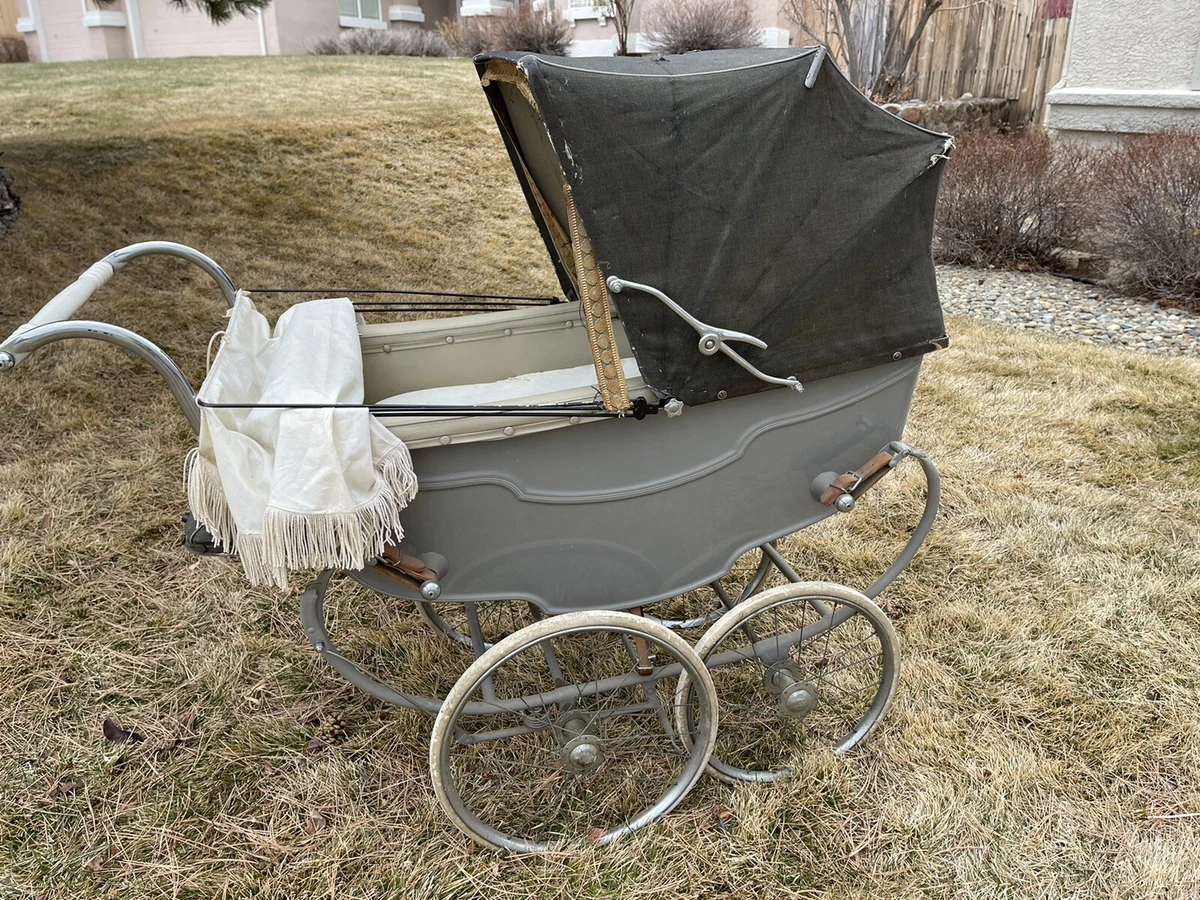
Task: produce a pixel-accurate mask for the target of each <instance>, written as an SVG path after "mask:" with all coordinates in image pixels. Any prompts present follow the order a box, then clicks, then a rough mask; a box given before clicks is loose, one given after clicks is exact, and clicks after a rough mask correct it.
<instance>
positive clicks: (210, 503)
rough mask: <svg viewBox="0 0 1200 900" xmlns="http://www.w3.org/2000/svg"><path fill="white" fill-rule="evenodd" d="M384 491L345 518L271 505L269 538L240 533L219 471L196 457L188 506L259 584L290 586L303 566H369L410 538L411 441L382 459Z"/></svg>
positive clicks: (189, 470)
mask: <svg viewBox="0 0 1200 900" xmlns="http://www.w3.org/2000/svg"><path fill="white" fill-rule="evenodd" d="M376 478H377V482H378V484H377V490H376V493H375V496H374V498H373V499H372V500H371V501H370V502H369V503H364V504H362V505H361V506H359V507H357V508H356V509H353V510H350V511H348V512H341V513H298V512H292V511H289V510H284V509H278V508H276V507H273V506H268V507H267V509H266V510H265V512H264V514H263V533H262V534H250V533H246V532H239V531H238V529H237V526H236V524H235V523H234V521H233V516H232V514H231V513H230V510H229V505H228V503H226V501H225V493H224V491H223V489H222V487H221V480H220V476H219V474H218V472H217V468H216V466H215V465H214V464H213V463H212V462H210V461H209V460H207V459H205V458H204V457H202V456H200V454H199V451H198V450H192V451H191V452H189V453H188V456H187V461H186V464H185V479H186V484H187V492H188V503H189V505H190V506H191V508H192V513H193V515H195V517H196V520H197V521H198V522H200V524H202V525H203V526H204V527H205V528H207V529H208V530H209V532H210V533H211V534H212V536H213V539H214V540H215V541H216V542H217V543H218V544H220V545H221V547H222V548H223V549H226V550H228V551H230V552H232V553H233V554H235V555H236V556H238V558H239V559H241V562H242V568H243V569H244V570H245V573H246V578H247V579H248V580H249V581H250V583H251V584H254V585H265V584H274V585H276V586H278V587H279V588H280V589H286V588H287V584H288V581H287V573H288V572H289V571H290V570H295V569H307V568H322V569H327V568H337V569H352V570H353V569H361V568H363V567H365V566H366V563H367V559H369V558H370V557H372V556H382V555H383V552H384V546H385V545H386V544H389V543H393V544H394V543H399V542H400V539H401V538H402V537H403V536H404V529H403V527H402V526H401V524H400V512H401V510H403V509H404V508H405V507H406V506H408V504H409V501H411V500H412V498H413V497H415V496H416V493H417V476H416V473H415V471H414V470H413V464H412V456H411V454H410V453H409V452H408V448H407V447H406V446H405V445H404V444H399V445H397V446H396V447H394V448H392V450H390V451H389V452H388V453H387V454H386V455H385V456H383V457H382V458H380V459H379V460H377V461H376Z"/></svg>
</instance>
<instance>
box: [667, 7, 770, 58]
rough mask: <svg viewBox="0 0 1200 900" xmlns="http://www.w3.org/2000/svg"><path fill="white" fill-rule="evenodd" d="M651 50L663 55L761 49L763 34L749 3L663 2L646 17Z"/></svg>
mask: <svg viewBox="0 0 1200 900" xmlns="http://www.w3.org/2000/svg"><path fill="white" fill-rule="evenodd" d="M646 26H647V28H648V30H649V32H650V37H649V42H650V46H651V47H652V48H653V49H654V50H657V51H659V52H660V53H688V52H690V51H692V50H732V49H737V48H739V47H758V46H761V44H762V34H761V33H760V32H759V30H758V29H757V28H755V27H754V15H753V13H751V11H750V7H749V6H748V5H747V4H746V2H745V0H663V2H662V3H660V4H658V5H657V6H655V7H654V8H653V9H652V10H650V11H649V12H647V13H646Z"/></svg>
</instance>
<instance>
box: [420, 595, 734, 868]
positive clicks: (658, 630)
mask: <svg viewBox="0 0 1200 900" xmlns="http://www.w3.org/2000/svg"><path fill="white" fill-rule="evenodd" d="M685 677H686V678H687V680H688V682H689V684H691V686H692V687H691V689H690V693H689V696H690V697H691V704H692V708H691V716H690V720H689V721H690V725H691V728H692V733H691V734H690V735H689V739H688V740H684V738H683V736H682V735H680V734H679V732H678V731H677V729H676V727H675V724H674V723H675V716H673V715H672V712H673V709H672V708H673V704H674V698H675V697H676V696H677V695H678V688H679V682H680V680H681V679H682V678H685ZM716 735H717V702H716V695H715V693H714V692H713V685H712V678H711V676H710V675H709V673H708V670H707V669H706V668H705V666H704V663H703V662H701V660H700V657H699V656H697V655H696V653H695V651H694V650H692V649H691V647H689V646H688V645H687V643H686V642H685V641H684V640H683V639H682V638H680V637H679V636H677V635H675V634H672V633H671V631H669V630H668V629H666V628H664V627H663V626H662V625H659V624H658V623H656V622H650V621H647V620H646V619H644V618H641V617H639V616H634V615H631V614H629V613H624V612H602V611H597V612H574V613H567V614H565V615H561V616H555V617H553V618H549V619H543V620H542V621H539V622H535V623H534V624H532V625H529V626H527V627H525V628H522V629H521V630H520V631H518V632H516V633H515V634H512V635H509V636H508V637H506V638H504V639H503V640H501V641H500V642H498V643H497V644H495V645H494V646H493V647H491V648H490V649H489V650H487V651H486V652H485V653H484V654H483V655H481V656H480V657H479V659H477V660H476V661H475V662H474V663H473V664H472V665H471V666H470V668H468V669H467V671H466V672H464V673H463V675H462V677H461V678H459V680H458V681H457V683H455V685H454V687H453V688H452V689H451V690H450V692H449V693H448V694H447V695H446V699H445V702H443V704H442V708H441V711H440V712H439V713H438V715H437V718H436V719H435V720H434V725H433V734H432V736H431V738H430V745H429V765H430V769H431V773H432V776H433V787H434V791H435V792H436V794H437V797H438V800H439V801H441V804H442V806H443V807H444V808H445V810H446V812H447V814H448V815H449V816H450V818H451V820H452V821H453V822H454V823H455V825H457V826H458V827H459V828H461V829H462V830H463V831H464V832H466V833H467V834H468V835H470V836H471V837H472V838H474V839H475V840H476V841H478V842H479V843H481V844H483V845H485V846H489V847H500V848H504V849H508V850H515V851H518V852H544V851H547V850H553V849H559V848H564V847H570V846H572V845H581V844H582V845H587V844H592V845H601V844H607V843H608V842H609V841H612V840H615V839H616V838H618V837H620V836H621V835H623V834H627V833H629V832H631V831H633V830H635V829H637V828H640V827H642V826H643V825H646V824H648V823H650V822H652V821H653V820H654V819H656V818H657V817H658V816H660V815H663V814H664V813H666V812H667V811H668V810H670V809H672V808H673V807H674V806H675V805H676V804H677V803H678V802H679V801H680V800H682V799H683V797H684V796H685V795H686V794H687V792H688V791H689V790H691V788H692V786H693V785H694V784H695V783H696V781H697V780H698V779H699V777H700V776H701V775H702V774H703V773H704V766H705V764H706V763H707V762H708V757H709V754H710V753H711V752H712V748H713V744H714V742H715V740H716Z"/></svg>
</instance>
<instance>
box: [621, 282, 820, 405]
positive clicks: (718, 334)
mask: <svg viewBox="0 0 1200 900" xmlns="http://www.w3.org/2000/svg"><path fill="white" fill-rule="evenodd" d="M604 283H605V285H606V286H607V287H608V289H609V291H611V292H612V293H614V294H619V293H621V291H623V290H624V289H625V288H632V289H633V290H635V291H641V292H642V293H644V294H649V295H650V296H651V297H656V298H658V299H659V300H661V301H662V302H663V304H665V305H666V307H667V308H668V309H669V310H671V312H673V313H675V315H677V316H679V318H681V319H683V321H685V322H687V323H688V325H690V326H691V327H692V328H694V329H695V330H696V332H697V333H698V334H699V335H700V342H699V344H698V346H697V349H698V350H699V351H700V352H701V353H702V354H704V355H705V356H712V355H714V354H716V353H724V354H725V355H726V356H728V357H729V358H730V359H732V360H733V361H734V362H735V363H737V364H738V365H739V366H741V367H742V368H743V369H745V370H746V371H747V372H749V373H750V374H751V375H753V376H754V377H755V378H757V379H758V380H759V381H765V382H766V383H767V384H778V385H781V386H784V387H790V388H791V389H792V390H793V391H795V392H796V393H800V392H802V391H803V390H804V385H802V384H801V383H800V380H799V379H798V378H796V376H794V375H792V376H790V377H788V378H776V377H775V376H774V375H768V374H766V373H765V372H760V371H759V370H758V369H757V368H755V367H754V366H753V365H752V364H751V363H749V362H747V360H746V358H745V357H744V356H742V355H741V354H740V353H738V352H737V351H736V350H734V349H733V348H732V347H730V346H729V345H728V344H727V343H726V342H727V341H741V342H742V343H744V344H750V345H751V346H754V347H757V348H758V349H760V350H765V349H766V348H767V342H766V341H764V340H763V339H762V338H758V337H755V336H754V335H752V334H746V333H745V332H744V331H732V330H731V329H728V328H718V327H717V326H716V325H708V324H706V323H704V322H701V321H700V320H699V319H697V318H696V317H695V316H693V315H692V314H691V313H690V312H688V311H687V310H686V309H684V308H683V307H682V306H680V305H679V304H678V303H676V302H675V301H674V300H672V299H671V298H670V297H668V296H667V295H666V294H664V293H663V292H662V291H660V290H659V289H658V288H654V287H651V286H650V285H648V284H639V283H638V282H636V281H626V280H625V279H624V278H618V277H617V276H616V275H609V276H608V279H607V280H606V281H605V282H604Z"/></svg>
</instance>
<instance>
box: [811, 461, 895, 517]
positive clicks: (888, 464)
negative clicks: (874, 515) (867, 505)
mask: <svg viewBox="0 0 1200 900" xmlns="http://www.w3.org/2000/svg"><path fill="white" fill-rule="evenodd" d="M895 456H896V455H895V454H894V453H893V452H892V451H891V450H889V449H883V450H880V451H879V452H878V453H876V454H875V455H874V456H872V457H871V458H870V459H869V460H867V461H866V462H865V463H863V464H862V465H861V466H859V467H858V468H857V469H855V470H854V471H853V472H847V473H846V474H845V475H839V476H838V477H837V478H836V479H835V480H834V482H833V484H831V485H830V486H829V487H827V488H826V489H825V490H824V492H823V493H822V494H821V502H822V503H823V504H824V505H825V506H833V504H834V503H836V502H837V499H838V497H840V496H842V495H843V494H849V495H850V496H851V497H853V498H855V499H856V500H857V499H858V498H859V497H860V496H861V495H862V494H864V493H866V492H867V490H869V489H870V488H871V487H872V486H873V485H874V484H875V482H877V481H879V479H880V478H882V477H883V476H884V475H886V474H887V473H888V472H890V471H891V470H892V468H893V466H892V460H893V459H895Z"/></svg>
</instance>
